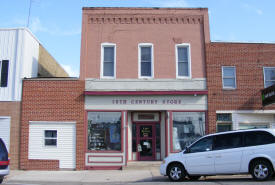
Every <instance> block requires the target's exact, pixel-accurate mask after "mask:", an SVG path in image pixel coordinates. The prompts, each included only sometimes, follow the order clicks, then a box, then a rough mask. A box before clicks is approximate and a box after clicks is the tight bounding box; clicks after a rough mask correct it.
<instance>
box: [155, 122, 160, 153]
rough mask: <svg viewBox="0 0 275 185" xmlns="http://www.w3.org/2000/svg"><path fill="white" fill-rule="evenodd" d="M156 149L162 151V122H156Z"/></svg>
mask: <svg viewBox="0 0 275 185" xmlns="http://www.w3.org/2000/svg"><path fill="white" fill-rule="evenodd" d="M156 151H157V152H160V124H156Z"/></svg>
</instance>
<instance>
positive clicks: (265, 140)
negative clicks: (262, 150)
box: [244, 131, 275, 146]
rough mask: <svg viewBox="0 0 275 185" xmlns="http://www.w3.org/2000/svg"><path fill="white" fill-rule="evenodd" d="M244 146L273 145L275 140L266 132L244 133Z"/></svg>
mask: <svg viewBox="0 0 275 185" xmlns="http://www.w3.org/2000/svg"><path fill="white" fill-rule="evenodd" d="M244 143H245V146H257V145H265V144H271V143H275V138H274V136H273V135H272V134H270V133H268V132H266V131H254V132H245V134H244Z"/></svg>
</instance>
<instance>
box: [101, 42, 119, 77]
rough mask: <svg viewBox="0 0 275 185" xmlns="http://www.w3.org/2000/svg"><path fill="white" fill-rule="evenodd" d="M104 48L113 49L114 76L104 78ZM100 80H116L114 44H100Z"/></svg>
mask: <svg viewBox="0 0 275 185" xmlns="http://www.w3.org/2000/svg"><path fill="white" fill-rule="evenodd" d="M104 47H114V76H104V73H103V70H104ZM100 78H105V79H115V78H116V44H114V43H101V62H100Z"/></svg>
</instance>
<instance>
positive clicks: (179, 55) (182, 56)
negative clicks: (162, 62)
mask: <svg viewBox="0 0 275 185" xmlns="http://www.w3.org/2000/svg"><path fill="white" fill-rule="evenodd" d="M176 70H177V78H191V58H190V44H177V45H176Z"/></svg>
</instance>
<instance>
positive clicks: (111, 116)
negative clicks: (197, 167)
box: [85, 91, 207, 169]
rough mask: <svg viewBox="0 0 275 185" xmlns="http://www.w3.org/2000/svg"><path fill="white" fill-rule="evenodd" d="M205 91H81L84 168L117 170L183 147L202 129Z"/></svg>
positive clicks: (197, 136)
mask: <svg viewBox="0 0 275 185" xmlns="http://www.w3.org/2000/svg"><path fill="white" fill-rule="evenodd" d="M205 93H206V92H205V91H201V92H196V94H195V93H194V92H177V93H174V94H173V95H170V93H169V95H167V92H166V93H165V92H160V93H158V94H157V95H156V94H154V92H152V94H151V95H148V94H146V95H145V94H144V92H134V95H133V94H131V93H129V94H128V95H122V94H124V93H122V92H116V93H114V94H113V95H112V94H111V92H110V94H109V93H106V92H104V93H103V92H91V91H86V92H85V111H86V119H87V121H86V127H85V128H86V130H87V135H86V138H87V139H86V141H87V142H86V147H87V149H86V154H85V166H86V167H85V168H86V169H118V168H121V167H122V166H125V165H127V163H128V162H131V161H157V160H162V159H163V158H164V157H165V156H167V155H169V154H170V153H175V152H178V151H181V150H183V149H184V148H185V147H186V146H188V145H189V144H191V143H192V142H193V141H194V140H196V139H198V138H199V137H201V136H203V135H204V134H205V133H206V132H207V119H206V116H207V111H206V110H207V104H206V102H207V98H206V97H207V96H206V94H205ZM107 94H108V95H107Z"/></svg>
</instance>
